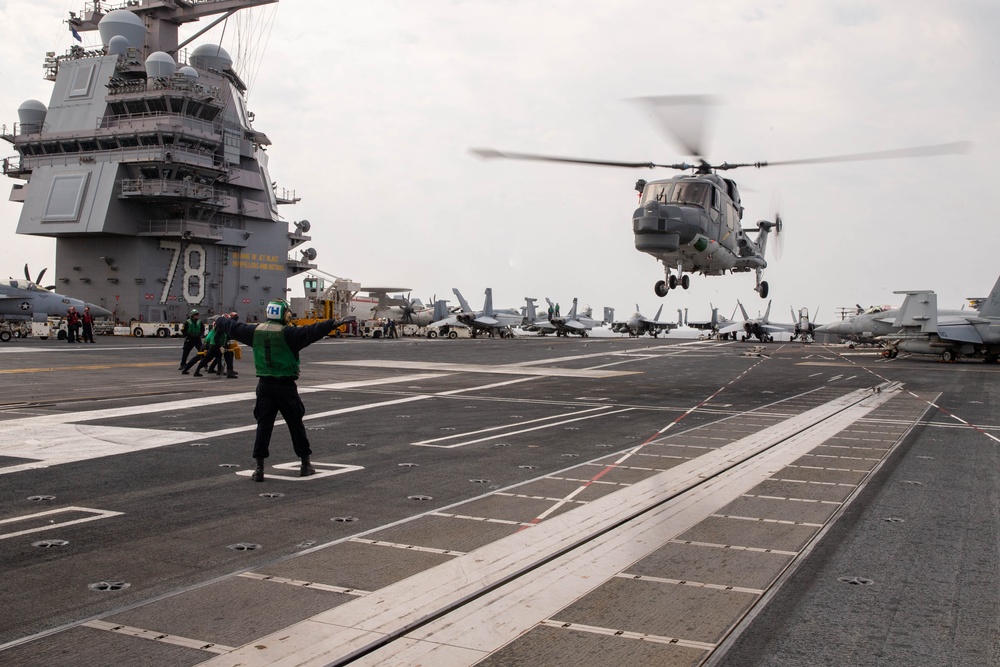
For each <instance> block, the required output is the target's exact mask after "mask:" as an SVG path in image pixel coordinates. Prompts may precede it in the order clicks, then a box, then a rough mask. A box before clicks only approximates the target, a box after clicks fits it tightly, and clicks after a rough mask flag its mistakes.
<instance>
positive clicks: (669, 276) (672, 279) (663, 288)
mask: <svg viewBox="0 0 1000 667" xmlns="http://www.w3.org/2000/svg"><path fill="white" fill-rule="evenodd" d="M663 267H664V269H665V270H666V276H665V280H657V281H656V284H655V285H653V291H654V292H655V293H656V296H658V297H660V298H662V297H665V296H666V295H667V292H669V291H670V290H672V289H677V286H678V285H680V286H681V288H682V289H687V288H688V287H690V286H691V277H690V276H688V275H687V274H686V273H684V265H683V264H682V263H681V262H677V274H676V275H674V274H673V273H671V272H670V269H669V268H667V265H666V264H664V265H663Z"/></svg>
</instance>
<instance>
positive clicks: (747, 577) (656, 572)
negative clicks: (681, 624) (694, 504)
mask: <svg viewBox="0 0 1000 667" xmlns="http://www.w3.org/2000/svg"><path fill="white" fill-rule="evenodd" d="M791 560H792V556H791V555H789V554H779V553H765V552H762V551H749V550H745V549H726V548H724V547H713V546H705V545H700V544H684V543H681V542H670V543H668V544H665V545H663V546H662V547H660V548H659V549H657V550H656V551H654V552H653V553H651V554H650V555H648V556H646V557H645V558H643V559H642V560H640V561H638V562H637V563H634V564H633V565H630V566H629V567H628V568H627V569H626V570H625V574H635V575H641V576H646V577H660V578H663V579H676V580H677V581H693V582H700V583H703V584H715V585H717V586H737V587H739V588H757V589H764V588H765V587H767V585H768V584H770V583H771V582H772V581H774V578H775V577H776V576H778V574H779V573H780V572H781V570H782V569H784V568H785V566H787V565H788V563H789V562H790V561H791Z"/></svg>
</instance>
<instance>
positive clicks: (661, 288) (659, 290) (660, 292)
mask: <svg viewBox="0 0 1000 667" xmlns="http://www.w3.org/2000/svg"><path fill="white" fill-rule="evenodd" d="M653 291H654V292H656V296H658V297H660V298H661V299H662V298H663V297H665V296H666V295H667V292H668V291H670V290H668V289H667V283H666V282H665V281H663V280H657V281H656V284H655V285H653Z"/></svg>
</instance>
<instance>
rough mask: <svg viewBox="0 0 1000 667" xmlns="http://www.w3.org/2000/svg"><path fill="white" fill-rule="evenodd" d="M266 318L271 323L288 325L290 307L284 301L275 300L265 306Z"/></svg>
mask: <svg viewBox="0 0 1000 667" xmlns="http://www.w3.org/2000/svg"><path fill="white" fill-rule="evenodd" d="M266 317H267V319H268V320H271V321H272V322H281V323H282V324H288V323H289V322H290V321H291V319H292V307H291V306H290V305H288V302H287V301H285V300H284V299H275V300H274V301H269V302H268V304H267V311H266Z"/></svg>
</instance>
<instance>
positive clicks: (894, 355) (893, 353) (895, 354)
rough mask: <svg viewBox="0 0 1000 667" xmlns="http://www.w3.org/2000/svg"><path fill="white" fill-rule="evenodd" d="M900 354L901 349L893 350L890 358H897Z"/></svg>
mask: <svg viewBox="0 0 1000 667" xmlns="http://www.w3.org/2000/svg"><path fill="white" fill-rule="evenodd" d="M898 356H899V350H893V351H892V352H890V353H889V358H890V359H895V358H896V357H898Z"/></svg>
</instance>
